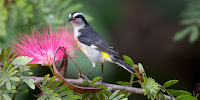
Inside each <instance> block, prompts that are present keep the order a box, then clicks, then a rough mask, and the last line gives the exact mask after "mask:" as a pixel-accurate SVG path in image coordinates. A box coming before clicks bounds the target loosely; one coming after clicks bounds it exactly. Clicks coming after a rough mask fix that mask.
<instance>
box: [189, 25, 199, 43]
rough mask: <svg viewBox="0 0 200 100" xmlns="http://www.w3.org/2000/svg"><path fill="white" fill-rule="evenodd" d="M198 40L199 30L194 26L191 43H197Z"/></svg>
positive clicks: (190, 38)
mask: <svg viewBox="0 0 200 100" xmlns="http://www.w3.org/2000/svg"><path fill="white" fill-rule="evenodd" d="M198 38H199V28H198V26H197V25H193V27H192V29H191V33H190V37H189V41H190V42H191V43H193V42H195V41H196V40H197V39H198Z"/></svg>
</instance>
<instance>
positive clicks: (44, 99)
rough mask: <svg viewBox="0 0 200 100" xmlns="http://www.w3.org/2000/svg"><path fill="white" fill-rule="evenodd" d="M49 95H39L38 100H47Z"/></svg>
mask: <svg viewBox="0 0 200 100" xmlns="http://www.w3.org/2000/svg"><path fill="white" fill-rule="evenodd" d="M46 98H47V96H46V95H43V96H41V97H39V98H38V99H37V100H46Z"/></svg>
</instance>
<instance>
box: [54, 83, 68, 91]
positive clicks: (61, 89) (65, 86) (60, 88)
mask: <svg viewBox="0 0 200 100" xmlns="http://www.w3.org/2000/svg"><path fill="white" fill-rule="evenodd" d="M68 87H69V86H67V85H62V86H60V87H58V88H57V89H56V90H55V92H56V93H58V92H61V91H63V90H65V89H67V88H68Z"/></svg>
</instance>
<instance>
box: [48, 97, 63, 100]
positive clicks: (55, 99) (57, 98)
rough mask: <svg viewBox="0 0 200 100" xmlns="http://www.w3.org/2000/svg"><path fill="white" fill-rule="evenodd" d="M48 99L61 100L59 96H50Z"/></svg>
mask: <svg viewBox="0 0 200 100" xmlns="http://www.w3.org/2000/svg"><path fill="white" fill-rule="evenodd" d="M49 100H61V99H60V98H59V97H52V98H50V99H49Z"/></svg>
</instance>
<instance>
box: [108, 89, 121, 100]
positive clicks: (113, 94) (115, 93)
mask: <svg viewBox="0 0 200 100" xmlns="http://www.w3.org/2000/svg"><path fill="white" fill-rule="evenodd" d="M118 93H119V90H116V91H115V92H113V93H112V94H111V95H110V97H109V99H113V98H114V97H115V96H117V94H118Z"/></svg>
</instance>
